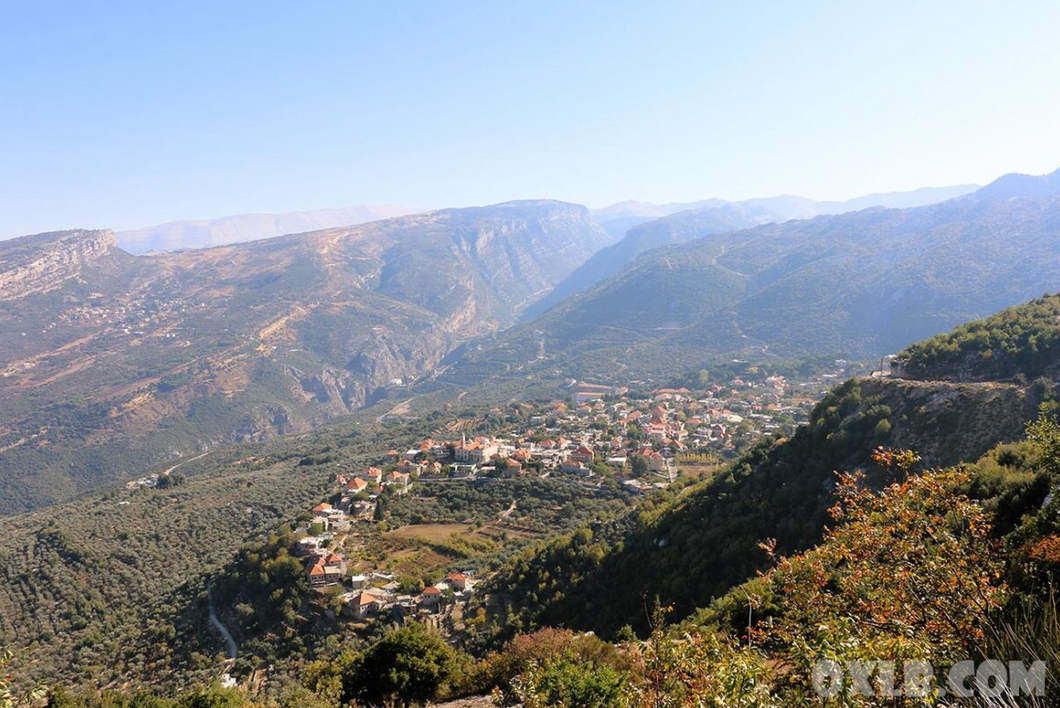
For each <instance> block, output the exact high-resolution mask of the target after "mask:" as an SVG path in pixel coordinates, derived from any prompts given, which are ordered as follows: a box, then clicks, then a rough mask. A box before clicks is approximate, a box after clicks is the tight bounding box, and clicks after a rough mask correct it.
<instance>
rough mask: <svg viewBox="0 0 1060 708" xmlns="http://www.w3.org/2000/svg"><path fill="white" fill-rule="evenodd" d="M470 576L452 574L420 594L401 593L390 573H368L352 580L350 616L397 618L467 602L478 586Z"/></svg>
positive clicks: (346, 597)
mask: <svg viewBox="0 0 1060 708" xmlns="http://www.w3.org/2000/svg"><path fill="white" fill-rule="evenodd" d="M475 584H476V582H475V580H474V579H473V578H472V577H471V575H469V574H468V573H464V572H461V571H453V572H451V573H449V574H448V575H446V576H445V579H444V580H442V581H440V582H437V583H435V584H433V585H428V586H427V587H425V588H423V590H422V591H421V592H420V593H419V595H410V594H401V585H400V584H399V583H398V582H396V581H395V580H394V577H393V575H391V574H389V573H368V574H365V575H356V576H353V577H352V578H350V585H351V587H352V588H353V590H352V591H351V592H348V593H345V594H344V595H343V599H344V600H345V601H346V603H347V606H348V607H349V609H350V612H351V614H353V616H354V617H356V618H358V619H368V618H369V617H370V616H372V615H380V614H385V613H390V615H391V616H392V617H394V618H395V619H403V618H404V617H407V616H410V615H412V614H416V613H417V612H432V611H435V610H437V609H438V608H439V607H440V606H442V605H443V604H444V603H446V602H447V601H451V602H457V601H464V600H466V599H468V598H469V597H470V596H471V595H472V593H473V588H474V586H475Z"/></svg>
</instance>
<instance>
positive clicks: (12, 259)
mask: <svg viewBox="0 0 1060 708" xmlns="http://www.w3.org/2000/svg"><path fill="white" fill-rule="evenodd" d="M117 247H118V244H117V242H116V241H115V240H114V233H113V232H112V231H80V230H79V231H60V232H56V233H52V234H40V235H38V236H30V237H25V238H20V239H14V240H13V241H12V242H9V243H5V244H3V248H2V249H0V301H7V300H18V299H21V298H24V297H26V296H28V295H32V294H34V293H43V292H48V291H51V290H55V289H56V288H59V287H62V285H63V284H64V283H66V282H67V281H68V280H70V279H72V278H77V277H78V276H80V275H81V272H82V270H83V269H84V267H85V265H86V264H87V263H90V262H93V261H96V260H98V259H100V258H103V257H104V256H107V255H109V254H111V253H113V252H114V251H115V250H116V249H117Z"/></svg>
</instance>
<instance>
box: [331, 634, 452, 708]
mask: <svg viewBox="0 0 1060 708" xmlns="http://www.w3.org/2000/svg"><path fill="white" fill-rule="evenodd" d="M459 664H460V660H459V656H458V654H457V652H456V651H455V650H454V649H453V648H452V647H450V646H449V645H448V644H446V643H445V640H443V639H442V638H441V637H440V636H438V635H437V634H435V633H433V632H430V631H428V630H427V628H426V627H424V626H423V625H422V624H419V623H415V622H414V623H412V624H409V625H408V626H407V627H404V628H402V629H399V630H397V631H395V632H391V633H390V634H388V635H386V636H385V637H383V638H382V639H380V640H379V641H378V642H376V643H375V644H373V645H372V646H370V647H369V648H368V649H366V650H365V651H363V652H361V653H360V654H359V655H357V657H356V658H355V659H354V660H353V662H351V664H350V667H349V669H348V670H347V672H346V675H345V676H344V677H343V681H342V686H343V701H350V700H357V701H361V702H363V703H368V704H370V705H382V704H384V703H386V702H387V701H390V702H392V703H398V704H400V705H403V706H409V705H412V704H414V703H423V702H425V701H427V700H430V699H431V698H433V697H434V695H435V694H436V693H437V691H438V689H439V688H440V687H441V686H442V685H443V684H445V683H447V682H448V681H449V680H450V679H452V678H453V677H454V675H455V674H456V672H457V670H458V668H459Z"/></svg>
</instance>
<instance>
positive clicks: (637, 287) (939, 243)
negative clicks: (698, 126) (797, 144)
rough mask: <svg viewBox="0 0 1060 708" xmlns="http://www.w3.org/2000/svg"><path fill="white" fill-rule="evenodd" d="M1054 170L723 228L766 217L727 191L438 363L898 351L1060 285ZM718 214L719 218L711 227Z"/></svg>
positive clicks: (667, 366) (583, 370) (526, 370)
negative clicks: (896, 202) (914, 200)
mask: <svg viewBox="0 0 1060 708" xmlns="http://www.w3.org/2000/svg"><path fill="white" fill-rule="evenodd" d="M1054 179H1055V176H1045V177H1040V178H1028V179H1025V180H1022V183H1023V184H1025V185H1027V189H1026V193H1027V196H1019V193H1018V192H1015V191H1014V190H1007V192H1006V195H1007V196H998V194H997V189H996V187H995V185H990V186H988V187H985V188H983V189H982V190H979V191H977V192H974V193H972V194H968V195H965V196H962V197H958V198H954V199H950V200H947V201H944V202H940V203H938V204H933V205H929V206H923V207H914V208H906V209H886V208H872V209H864V210H861V211H857V212H851V213H845V214H837V215H824V216H817V217H814V218H810V219H792V220H789V221H785V222H783V223H768V224H764V225H761V226H758V227H756V228H751V229H738V230H734V229H732V228H730V226H731V224H733V223H735V222H738V221H739V220H741V219H748V218H749V219H756V218H757V219H761V220H769V216H767V215H765V214H763V213H762V212H761V211H759V209H760V207H749V206H741V207H739V208H737V207H735V206H733V205H726V206H724V207H720V208H717V209H710V210H705V211H699V212H681V213H678V214H675V215H672V216H669V217H666V218H664V219H660V220H657V221H653V222H649V223H647V224H644V225H642V226H639V227H637V228H634V229H631V230H630V232H629V233H628V234H627V235H626V237H625V238H624V239H623V240H622V241H620V242H618V243H617V244H615V245H613V246H610V247H608V248H606V249H604V250H603V251H601V252H599V253H597V254H596V255H594V256H593V257H592V258H590V259H589V260H588V261H587V262H586V263H585V264H584V265H583V266H581V267H580V268H578V269H576V270H575V271H574V272H573V273H572V275H571V276H570V278H568V281H569V280H570V279H571V278H577V277H578V276H579V274H580V273H584V272H586V271H588V270H589V269H592V268H595V267H596V265H597V264H598V263H599V262H600V261H601V254H610V253H615V252H617V251H618V250H619V249H622V248H626V247H627V245H628V244H631V243H635V242H636V241H638V240H640V239H643V240H646V241H649V242H650V243H651V244H653V245H654V244H657V243H659V242H664V241H667V240H669V241H675V242H677V243H674V244H672V245H666V246H662V247H656V248H653V249H652V250H648V251H646V252H644V253H643V255H641V256H640V257H639V258H636V260H633V262H632V263H630V264H628V265H626V266H625V267H624V268H622V269H621V270H619V271H618V272H617V273H615V274H614V275H611V276H608V277H604V278H603V279H602V280H601V281H600V282H599V283H597V284H596V285H594V286H592V287H589V288H588V289H586V290H585V291H584V292H580V293H577V294H575V295H573V296H569V297H567V298H565V299H563V300H562V301H560V302H559V303H558V304H556V305H554V306H553V307H552V308H551V309H549V310H547V311H546V312H544V313H543V314H540V315H538V316H537V317H536V318H530V319H527V320H526V321H525V322H524V323H522V324H520V325H519V326H517V327H513V328H512V329H510V330H508V331H506V332H503V333H501V334H500V335H498V336H497V337H496V338H494V339H492V340H490V341H485V342H480V343H477V344H476V345H475V346H474V347H472V348H471V349H469V351H468V352H467V354H466V355H465V357H464V359H463V360H462V361H461V362H460V363H459V364H458V365H457V366H456V367H454V369H453V370H452V371H451V372H449V375H450V377H451V380H452V381H454V382H457V383H461V384H463V383H464V382H466V380H467V375H468V372H470V374H471V375H472V376H475V377H480V376H482V375H484V374H487V373H495V374H501V375H514V376H526V375H529V374H534V375H537V374H541V373H542V372H551V373H558V372H563V373H564V374H567V375H573V376H579V377H584V378H623V377H630V376H634V377H643V376H658V375H660V374H661V373H663V372H666V371H672V370H673V369H674V368H675V367H677V368H684V369H688V368H698V367H700V366H703V365H706V364H709V363H710V362H711V361H717V359H718V358H719V357H726V356H734V355H736V356H764V355H769V356H781V357H805V356H842V357H857V358H871V357H879V356H881V355H883V354H888V353H893V352H896V351H898V350H899V349H901V348H902V347H904V346H906V345H908V344H910V343H912V342H914V341H917V340H919V339H923V338H926V337H929V336H931V335H933V334H935V333H938V332H941V331H945V330H947V329H949V328H951V327H954V326H956V325H957V324H960V323H962V322H965V321H968V320H970V319H974V318H976V317H981V316H985V315H987V314H989V313H991V312H995V311H997V310H999V309H1002V308H1004V307H1008V306H1011V305H1015V304H1017V303H1020V302H1023V301H1025V300H1027V299H1029V298H1031V297H1034V296H1036V295H1040V294H1041V293H1043V292H1047V291H1049V290H1051V289H1053V288H1055V287H1056V284H1057V283H1060V260H1058V259H1057V257H1056V253H1057V247H1058V245H1060V196H1058V193H1056V192H1050V191H1049V189H1048V185H1051V184H1052V180H1054ZM1010 181H1011V179H1010V178H1008V177H1005V178H1002V180H1001V182H1002V183H1005V182H1010ZM1043 185H1045V186H1044V187H1043ZM1043 194H1044V195H1045V196H1042V195H1043ZM723 219H727V220H728V222H727V223H728V225H719V221H720V220H723ZM772 221H775V220H772ZM636 250H638V249H637V248H636V247H633V248H631V250H630V251H629V252H630V253H631V252H634V251H636ZM624 257H625V256H623V258H624ZM599 273H602V271H597V273H594V274H593V275H591V276H589V277H588V278H587V280H592V279H593V277H595V276H596V275H597V274H599ZM561 287H562V284H561ZM540 306H541V303H540V302H539V303H538V305H537V306H535V307H540ZM531 311H532V310H531ZM524 317H526V316H525V315H524Z"/></svg>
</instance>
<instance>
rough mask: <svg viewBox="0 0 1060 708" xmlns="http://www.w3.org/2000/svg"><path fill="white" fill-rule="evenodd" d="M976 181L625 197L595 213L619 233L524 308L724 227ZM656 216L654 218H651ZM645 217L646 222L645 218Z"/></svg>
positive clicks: (919, 198) (949, 191) (923, 195)
mask: <svg viewBox="0 0 1060 708" xmlns="http://www.w3.org/2000/svg"><path fill="white" fill-rule="evenodd" d="M974 189H976V185H971V184H966V185H956V186H953V187H925V188H922V189H916V190H912V191H909V192H888V193H880V194H869V195H865V196H863V197H856V198H854V199H849V200H847V201H830V202H829V201H826V202H816V201H813V200H812V199H806V198H804V197H794V196H779V197H769V198H763V199H748V200H745V201H741V202H731V203H730V202H724V201H722V200H718V199H708V200H704V201H702V202H695V203H689V204H663V205H654V204H644V203H641V202H621V203H619V204H614V205H612V206H610V207H607V208H605V209H599V210H596V211H594V212H593V217H594V218H596V219H597V221H599V222H600V223H601V225H602V226H603V227H604V228H605V229H607V230H608V231H609V232H610V233H612V234H613V235H614V236H615V238H616V239H619V238H621V240H620V241H618V242H617V243H615V244H614V245H613V246H611V247H609V248H605V249H603V250H602V251H600V252H599V253H597V254H595V255H594V256H593V257H592V258H590V259H589V260H588V261H587V262H586V263H585V264H584V265H582V266H581V267H580V268H577V269H576V270H575V271H574V272H573V273H571V275H570V276H569V277H568V278H567V279H566V280H564V281H563V282H561V283H559V284H558V285H557V286H556V288H555V289H554V290H553V292H552V293H550V294H549V295H548V297H546V298H544V299H542V300H541V301H540V302H538V303H536V304H535V305H533V306H532V307H531V308H529V309H528V310H527V312H526V317H532V316H536V315H539V314H541V313H543V312H545V311H546V310H547V309H548V308H549V307H552V306H553V305H555V304H556V303H558V302H560V301H561V300H562V299H563V298H565V297H567V296H569V295H572V294H574V293H577V292H581V291H583V290H585V289H587V288H589V287H591V286H592V285H594V284H595V283H598V282H601V281H602V280H604V279H605V278H607V277H608V276H611V275H613V274H615V273H617V272H619V271H620V270H621V269H622V268H624V267H625V266H626V265H628V264H630V263H632V262H633V261H634V260H635V259H636V258H637V257H638V256H639V255H641V254H642V253H645V252H647V251H649V250H651V249H653V248H658V247H660V246H665V245H670V244H677V243H686V242H688V241H691V240H694V239H697V238H702V237H705V236H710V235H712V234H718V233H722V232H725V231H736V230H740V229H747V228H751V227H753V226H758V225H760V224H768V223H773V222H776V223H781V222H784V221H790V220H791V219H809V218H812V217H814V216H820V215H823V214H843V213H847V212H852V211H858V210H860V209H867V208H870V207H876V206H882V207H894V208H908V207H917V206H925V205H928V204H934V203H936V202H941V201H945V200H947V199H951V198H954V197H958V196H961V195H964V194H967V193H969V192H971V191H973V190H974ZM653 217H661V218H657V219H656V220H654V221H650V220H649V219H651V218H653ZM645 222H646V223H645Z"/></svg>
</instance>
